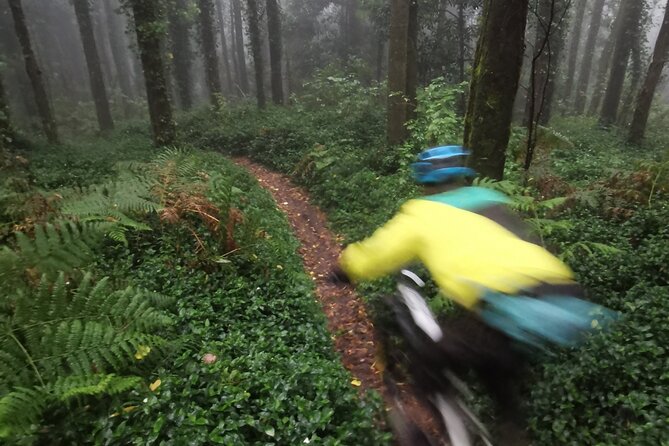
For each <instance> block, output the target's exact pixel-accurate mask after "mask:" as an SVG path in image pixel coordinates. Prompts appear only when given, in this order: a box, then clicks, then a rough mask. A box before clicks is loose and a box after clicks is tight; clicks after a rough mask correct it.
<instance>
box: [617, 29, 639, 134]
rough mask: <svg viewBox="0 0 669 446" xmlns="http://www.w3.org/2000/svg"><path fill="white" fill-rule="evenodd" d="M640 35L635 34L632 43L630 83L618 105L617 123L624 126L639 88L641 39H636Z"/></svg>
mask: <svg viewBox="0 0 669 446" xmlns="http://www.w3.org/2000/svg"><path fill="white" fill-rule="evenodd" d="M640 37H641V36H639V35H637V41H636V42H634V43H633V45H632V51H631V55H630V62H631V66H632V67H631V69H630V70H629V73H630V75H629V79H630V85H629V87H628V89H627V93H626V94H625V98H624V99H623V101H622V107H620V113H618V120H617V122H616V124H617V125H619V126H621V127H626V126H627V125H628V124H629V119H630V114H631V112H632V107H633V106H634V98H636V94H637V91H638V89H639V84H640V83H641V76H642V74H643V73H642V72H641V71H642V68H641V65H642V64H643V62H642V61H641V52H642V51H643V49H642V47H641V41H639V40H638V38H640Z"/></svg>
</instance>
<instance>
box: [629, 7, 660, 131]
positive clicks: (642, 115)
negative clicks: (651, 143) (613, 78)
mask: <svg viewBox="0 0 669 446" xmlns="http://www.w3.org/2000/svg"><path fill="white" fill-rule="evenodd" d="M665 8H666V9H665V11H664V20H663V21H662V28H660V34H659V35H658V37H657V42H656V43H655V50H654V51H653V60H652V61H651V63H650V66H649V67H648V73H647V74H646V79H645V80H644V82H643V87H641V90H640V91H639V95H638V96H637V100H636V109H635V110H634V116H633V117H632V124H631V125H630V133H629V142H631V143H632V144H640V143H641V142H642V141H643V137H644V134H645V133H646V125H647V124H648V115H649V114H650V106H651V105H652V103H653V97H654V96H655V89H656V88H657V84H658V83H659V82H660V78H661V77H662V70H663V69H664V65H665V63H666V61H667V57H669V2H668V3H667V6H666V7H665Z"/></svg>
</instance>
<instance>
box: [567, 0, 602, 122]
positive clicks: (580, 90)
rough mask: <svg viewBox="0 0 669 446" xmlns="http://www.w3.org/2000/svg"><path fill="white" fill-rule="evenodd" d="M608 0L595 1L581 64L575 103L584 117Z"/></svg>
mask: <svg viewBox="0 0 669 446" xmlns="http://www.w3.org/2000/svg"><path fill="white" fill-rule="evenodd" d="M605 3H606V0H595V4H594V6H593V7H592V15H591V18H590V28H589V31H588V40H587V41H586V43H585V49H584V51H583V59H582V62H581V72H580V74H579V75H578V83H577V85H576V101H575V102H574V111H575V112H576V113H577V114H579V115H582V114H583V112H584V111H585V101H586V99H587V96H588V84H589V83H590V71H591V70H592V60H593V59H594V58H595V45H596V44H597V35H598V34H599V28H600V27H601V25H602V13H603V11H604V4H605Z"/></svg>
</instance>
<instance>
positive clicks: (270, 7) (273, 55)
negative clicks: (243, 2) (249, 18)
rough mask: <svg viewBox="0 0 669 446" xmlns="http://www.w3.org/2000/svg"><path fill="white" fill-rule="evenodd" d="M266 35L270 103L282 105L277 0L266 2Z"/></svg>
mask: <svg viewBox="0 0 669 446" xmlns="http://www.w3.org/2000/svg"><path fill="white" fill-rule="evenodd" d="M266 1H267V3H266V5H267V33H268V34H269V36H268V37H269V64H270V69H271V71H272V101H273V102H274V103H275V104H277V105H283V76H282V74H281V67H282V62H281V56H282V54H283V37H282V35H281V11H280V10H279V4H278V2H277V0H266Z"/></svg>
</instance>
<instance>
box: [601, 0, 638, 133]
mask: <svg viewBox="0 0 669 446" xmlns="http://www.w3.org/2000/svg"><path fill="white" fill-rule="evenodd" d="M644 6H645V1H644V0H623V3H622V5H621V6H620V12H619V13H618V14H620V15H621V16H622V17H623V18H622V21H621V23H620V29H619V30H618V33H617V34H616V35H615V36H614V40H615V49H614V51H613V64H612V66H611V74H610V75H609V82H608V86H607V87H606V95H605V96H604V102H603V104H602V112H601V115H600V118H599V122H600V124H601V125H603V126H609V125H611V124H613V123H615V122H616V117H617V116H618V106H619V104H620V96H621V94H622V90H623V82H624V81H625V72H626V70H627V62H628V59H629V56H630V51H631V50H632V44H633V42H634V39H635V38H636V37H635V36H636V35H637V34H638V32H639V22H640V20H641V13H642V12H643V8H644Z"/></svg>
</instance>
